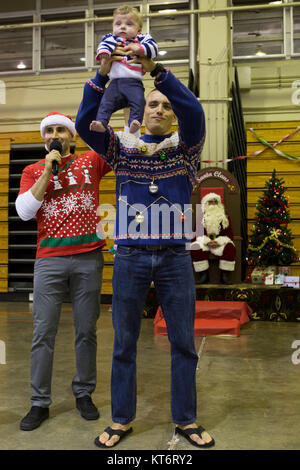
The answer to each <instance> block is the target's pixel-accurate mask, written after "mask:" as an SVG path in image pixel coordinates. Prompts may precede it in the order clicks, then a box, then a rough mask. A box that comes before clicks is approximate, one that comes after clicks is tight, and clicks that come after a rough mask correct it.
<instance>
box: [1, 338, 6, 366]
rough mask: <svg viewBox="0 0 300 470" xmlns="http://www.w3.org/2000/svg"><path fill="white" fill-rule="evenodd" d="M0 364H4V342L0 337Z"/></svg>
mask: <svg viewBox="0 0 300 470" xmlns="http://www.w3.org/2000/svg"><path fill="white" fill-rule="evenodd" d="M0 364H6V347H5V342H4V341H2V340H1V339H0Z"/></svg>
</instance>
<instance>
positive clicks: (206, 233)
mask: <svg viewBox="0 0 300 470" xmlns="http://www.w3.org/2000/svg"><path fill="white" fill-rule="evenodd" d="M201 208H202V226H203V235H201V236H197V238H196V240H195V241H194V242H193V243H192V244H191V256H192V260H193V265H194V269H195V271H196V272H197V273H199V275H198V278H197V283H199V284H205V283H207V282H209V261H208V259H209V254H210V253H212V254H214V255H215V256H217V257H218V258H219V268H220V282H221V283H222V284H230V279H229V278H230V272H231V271H234V268H235V251H236V250H235V246H234V243H233V241H232V239H233V231H232V225H231V221H230V218H229V217H228V215H227V214H226V213H225V209H224V205H223V204H222V201H221V198H220V196H219V195H218V194H215V193H209V194H206V195H205V196H204V197H203V198H202V201H201ZM198 223H199V221H198Z"/></svg>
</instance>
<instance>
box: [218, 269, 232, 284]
mask: <svg viewBox="0 0 300 470" xmlns="http://www.w3.org/2000/svg"><path fill="white" fill-rule="evenodd" d="M220 282H221V284H226V285H229V284H231V281H230V271H224V269H221V270H220Z"/></svg>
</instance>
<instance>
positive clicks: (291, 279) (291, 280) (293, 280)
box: [283, 276, 299, 289]
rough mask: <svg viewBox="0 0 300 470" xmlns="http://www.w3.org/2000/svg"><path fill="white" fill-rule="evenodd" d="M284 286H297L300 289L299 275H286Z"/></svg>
mask: <svg viewBox="0 0 300 470" xmlns="http://www.w3.org/2000/svg"><path fill="white" fill-rule="evenodd" d="M283 286H284V287H296V288H298V289H299V276H285V277H284V283H283Z"/></svg>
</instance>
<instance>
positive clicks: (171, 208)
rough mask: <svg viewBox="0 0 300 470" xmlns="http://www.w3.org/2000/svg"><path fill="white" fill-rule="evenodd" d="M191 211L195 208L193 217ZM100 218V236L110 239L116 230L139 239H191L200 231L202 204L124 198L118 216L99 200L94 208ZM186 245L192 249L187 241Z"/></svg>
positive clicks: (201, 228)
mask: <svg viewBox="0 0 300 470" xmlns="http://www.w3.org/2000/svg"><path fill="white" fill-rule="evenodd" d="M193 211H195V214H194V217H193ZM97 215H99V216H100V217H101V221H100V222H99V224H98V226H97V233H98V234H99V238H110V239H113V238H114V236H115V233H118V234H120V235H121V234H122V235H123V234H126V236H127V238H131V239H134V240H137V239H139V238H141V239H152V240H157V239H168V238H172V239H175V240H178V239H185V240H192V239H194V238H195V237H198V236H200V235H203V233H204V229H203V222H202V218H203V217H202V216H203V213H202V206H201V204H196V205H194V206H192V204H184V205H183V206H181V205H180V204H172V205H168V204H166V203H163V204H152V205H151V206H148V207H147V206H145V205H144V204H128V203H127V198H126V197H122V199H121V200H120V201H119V211H118V217H117V218H116V208H115V207H114V206H113V205H111V204H101V205H100V206H99V207H98V209H97ZM187 248H189V249H191V248H193V247H191V246H190V243H187Z"/></svg>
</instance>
